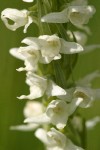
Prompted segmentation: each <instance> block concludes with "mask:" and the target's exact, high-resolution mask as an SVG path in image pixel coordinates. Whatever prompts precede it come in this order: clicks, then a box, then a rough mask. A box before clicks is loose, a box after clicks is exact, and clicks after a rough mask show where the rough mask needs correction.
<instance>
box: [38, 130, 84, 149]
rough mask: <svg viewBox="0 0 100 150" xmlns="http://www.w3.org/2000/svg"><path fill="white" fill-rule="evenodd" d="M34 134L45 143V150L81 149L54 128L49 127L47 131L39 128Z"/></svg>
mask: <svg viewBox="0 0 100 150" xmlns="http://www.w3.org/2000/svg"><path fill="white" fill-rule="evenodd" d="M35 136H36V137H37V138H38V139H39V140H40V141H42V142H43V143H44V144H45V146H46V148H47V150H83V149H82V148H80V147H78V146H76V145H74V144H73V143H72V142H71V140H70V139H68V138H67V137H66V136H65V135H64V134H63V133H61V132H59V131H57V130H56V129H55V128H51V130H50V131H49V132H47V131H45V130H44V129H42V128H39V129H37V130H36V132H35Z"/></svg>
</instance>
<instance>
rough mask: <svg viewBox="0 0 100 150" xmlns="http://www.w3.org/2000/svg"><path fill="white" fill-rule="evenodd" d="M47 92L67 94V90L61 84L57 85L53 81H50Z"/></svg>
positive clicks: (49, 93)
mask: <svg viewBox="0 0 100 150" xmlns="http://www.w3.org/2000/svg"><path fill="white" fill-rule="evenodd" d="M46 94H47V95H48V96H58V95H66V91H65V90H64V89H63V88H61V87H60V86H58V85H56V84H55V83H54V82H53V81H49V83H48V87H47V90H46Z"/></svg>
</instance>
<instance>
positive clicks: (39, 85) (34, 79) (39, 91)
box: [18, 72, 66, 100]
mask: <svg viewBox="0 0 100 150" xmlns="http://www.w3.org/2000/svg"><path fill="white" fill-rule="evenodd" d="M26 83H27V84H28V85H29V87H30V94H29V95H22V96H20V97H18V98H19V99H30V100H32V99H36V98H39V97H41V96H43V95H44V93H46V94H47V95H48V96H57V95H65V94H66V91H65V90H64V89H62V88H61V87H59V86H58V85H56V84H55V83H54V82H52V81H51V80H50V81H48V80H47V79H46V78H43V77H40V76H38V75H36V74H34V73H32V72H28V73H27V78H26Z"/></svg>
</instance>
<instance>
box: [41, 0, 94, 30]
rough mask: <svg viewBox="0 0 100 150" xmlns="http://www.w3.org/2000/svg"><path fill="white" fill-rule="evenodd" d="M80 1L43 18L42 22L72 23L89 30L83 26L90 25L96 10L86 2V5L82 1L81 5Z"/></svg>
mask: <svg viewBox="0 0 100 150" xmlns="http://www.w3.org/2000/svg"><path fill="white" fill-rule="evenodd" d="M78 1H79V0H78ZM78 1H74V3H71V4H70V5H69V6H68V7H67V8H65V9H64V10H62V11H61V12H52V13H49V14H47V15H45V16H43V17H42V18H41V21H42V22H48V23H67V22H69V21H70V22H71V23H72V24H73V25H75V26H77V27H79V28H81V29H82V28H83V29H85V30H87V27H83V25H85V24H87V23H88V21H89V19H90V18H91V17H92V16H93V14H94V13H95V11H96V10H95V8H94V6H90V5H87V4H86V1H85V3H84V2H83V1H80V3H79V4H78ZM83 3H84V4H83Z"/></svg>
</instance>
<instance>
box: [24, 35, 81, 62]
mask: <svg viewBox="0 0 100 150" xmlns="http://www.w3.org/2000/svg"><path fill="white" fill-rule="evenodd" d="M22 43H24V44H27V45H28V46H31V47H33V50H34V49H35V50H37V51H40V53H41V55H40V59H39V62H40V63H44V64H48V63H50V62H51V61H52V60H56V59H60V58H61V55H60V53H63V54H74V53H78V52H81V51H83V47H82V46H81V45H80V44H78V43H75V42H68V41H65V40H64V39H62V38H59V37H58V36H57V35H51V36H50V35H42V36H39V37H38V38H33V37H27V38H25V39H24V40H23V41H22Z"/></svg>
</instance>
